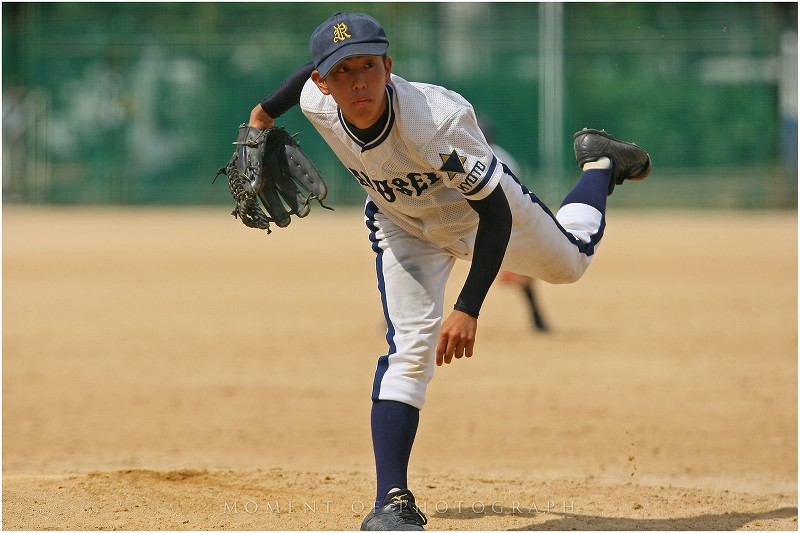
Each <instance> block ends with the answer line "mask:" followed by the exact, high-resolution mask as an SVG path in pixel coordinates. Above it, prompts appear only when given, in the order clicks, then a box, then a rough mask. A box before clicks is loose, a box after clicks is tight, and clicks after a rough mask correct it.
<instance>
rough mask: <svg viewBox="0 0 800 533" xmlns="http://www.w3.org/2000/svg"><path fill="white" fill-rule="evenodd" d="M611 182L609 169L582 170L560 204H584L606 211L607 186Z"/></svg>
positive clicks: (602, 211)
mask: <svg viewBox="0 0 800 533" xmlns="http://www.w3.org/2000/svg"><path fill="white" fill-rule="evenodd" d="M610 183H611V169H610V168H609V169H604V168H593V169H590V170H584V171H583V173H582V174H581V177H580V179H579V180H578V183H577V184H576V185H575V188H574V189H572V190H571V191H570V192H569V193H568V194H567V196H566V197H565V198H564V201H563V202H561V206H562V207H563V206H565V205H567V204H586V205H590V206H592V207H594V208H595V209H597V210H598V211H600V212H601V213H604V214H605V212H606V200H607V199H608V186H609V184H610Z"/></svg>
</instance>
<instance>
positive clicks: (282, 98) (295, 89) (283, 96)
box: [261, 62, 314, 119]
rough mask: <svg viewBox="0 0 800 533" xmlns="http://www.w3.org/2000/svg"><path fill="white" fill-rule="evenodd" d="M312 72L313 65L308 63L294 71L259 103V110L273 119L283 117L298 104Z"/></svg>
mask: <svg viewBox="0 0 800 533" xmlns="http://www.w3.org/2000/svg"><path fill="white" fill-rule="evenodd" d="M312 72H314V63H313V62H309V63H306V64H305V65H303V66H302V67H300V68H298V69H297V70H295V71H294V72H293V73H292V74H291V75H290V76H289V77H288V78H286V81H284V82H283V83H281V86H280V87H278V89H277V90H276V91H275V92H274V93H272V94H271V95H269V96H267V97H266V98H264V99H263V100H262V101H261V108H262V109H263V110H264V111H266V113H267V114H268V115H269V116H270V117H272V118H273V119H276V118H278V117H279V116H281V115H283V114H284V113H286V112H287V111H289V110H290V109H291V108H293V107H294V106H296V105H297V104H299V103H300V93H302V92H303V85H305V84H306V81H308V78H310V77H311V73H312Z"/></svg>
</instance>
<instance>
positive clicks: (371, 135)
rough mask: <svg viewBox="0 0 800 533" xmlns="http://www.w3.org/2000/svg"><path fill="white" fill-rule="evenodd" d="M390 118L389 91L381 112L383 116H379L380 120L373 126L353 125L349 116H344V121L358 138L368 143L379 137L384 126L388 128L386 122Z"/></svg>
mask: <svg viewBox="0 0 800 533" xmlns="http://www.w3.org/2000/svg"><path fill="white" fill-rule="evenodd" d="M388 120H389V95H388V93H387V94H386V100H385V105H384V106H383V113H381V116H380V117H378V120H376V121H375V123H374V124H373V125H372V126H370V127H368V128H364V129H362V128H359V127H357V126H355V125H353V123H351V122H350V121H349V120H347V117H344V121H345V122H346V123H347V127H348V128H350V131H351V132H353V135H355V136H356V137H358V140H359V141H361V142H363V143H365V144H368V143H370V142H372V141H374V140H375V139H377V138H378V136H379V135H380V134H381V132H382V131H383V130H384V128H386V122H387V121H388Z"/></svg>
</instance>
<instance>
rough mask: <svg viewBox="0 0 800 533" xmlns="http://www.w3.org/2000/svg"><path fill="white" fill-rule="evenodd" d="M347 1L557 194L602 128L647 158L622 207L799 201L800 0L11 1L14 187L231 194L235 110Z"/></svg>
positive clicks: (198, 198)
mask: <svg viewBox="0 0 800 533" xmlns="http://www.w3.org/2000/svg"><path fill="white" fill-rule="evenodd" d="M334 10H336V11H363V12H368V13H370V14H372V15H373V16H375V17H376V18H378V19H379V20H380V21H381V22H382V23H383V24H384V26H385V27H386V31H387V34H388V35H389V39H390V42H391V45H390V47H389V53H390V55H391V56H392V58H393V60H394V68H393V70H394V72H395V74H397V75H400V76H402V77H404V78H406V79H409V80H412V81H424V82H428V83H435V84H439V85H444V86H446V87H448V88H450V89H452V90H455V91H457V92H459V93H461V94H463V95H464V96H465V97H466V98H467V99H468V100H470V101H471V102H472V103H473V105H474V106H475V109H476V111H477V113H478V115H479V117H482V118H484V119H486V120H489V121H491V123H492V125H493V127H494V130H495V135H496V140H497V142H498V143H499V144H500V145H501V146H503V147H504V148H505V149H506V150H508V151H509V152H511V153H512V154H513V155H514V157H515V158H516V159H517V161H518V162H519V165H520V167H521V168H520V169H519V171H518V174H519V175H520V176H521V178H522V179H523V181H525V182H527V183H528V184H529V185H530V186H531V188H532V189H533V190H534V191H536V192H537V193H539V195H540V196H542V197H543V198H544V199H545V200H547V201H548V202H557V201H558V200H559V199H560V196H561V195H562V194H563V193H564V192H565V191H566V190H567V189H568V188H569V187H570V186H571V185H572V183H573V182H574V180H575V177H576V174H577V167H575V163H574V160H573V159H572V133H574V132H575V131H577V130H578V129H580V128H582V127H584V126H588V127H595V128H606V129H607V130H609V131H610V132H612V133H613V134H615V135H617V136H619V137H621V138H624V139H628V140H633V141H635V142H637V143H639V144H641V145H642V146H644V147H645V148H647V150H648V151H649V152H650V154H651V156H652V158H653V162H654V168H655V170H654V172H653V176H652V178H651V179H650V180H649V181H648V184H647V186H646V187H644V186H642V187H622V188H620V189H619V192H615V202H617V203H618V204H621V205H639V206H667V207H676V206H690V207H735V208H738V207H754V208H769V207H789V208H796V205H797V4H796V3H708V4H703V3H642V4H634V3H613V4H599V3H563V4H562V3H546V4H536V3H368V4H367V3H342V4H330V3H3V199H4V202H53V203H115V204H138V203H197V204H203V203H206V204H207V203H219V202H228V201H230V198H229V196H228V191H227V187H226V185H225V184H224V183H222V182H221V180H218V182H217V183H216V184H215V185H212V184H211V180H212V178H213V177H214V174H215V173H216V170H217V169H218V168H219V167H220V166H222V165H223V164H224V162H225V161H227V159H228V158H229V156H230V154H231V153H232V151H233V150H232V146H231V144H230V143H231V142H232V141H233V140H234V138H235V136H236V130H237V127H238V125H239V123H241V122H243V121H246V119H247V117H248V116H249V112H250V110H251V109H252V108H253V106H254V105H255V104H256V103H257V102H258V101H259V100H260V99H261V98H263V97H264V96H266V95H268V94H269V93H270V92H271V91H272V90H273V89H275V88H276V87H277V86H278V84H279V83H280V82H281V81H282V80H283V79H284V78H285V77H286V76H287V75H288V74H289V73H291V72H292V71H293V70H294V69H295V68H296V67H298V66H300V65H301V64H303V63H305V62H307V61H308V60H309V52H308V38H309V36H310V34H311V32H312V31H313V29H314V28H315V27H316V26H317V25H318V24H319V23H320V22H322V21H323V20H325V19H326V18H327V17H329V16H330V15H331V14H332V12H333V11H334ZM279 123H280V124H282V125H284V126H286V127H287V129H290V130H292V131H298V132H300V137H299V139H300V141H301V143H302V145H303V147H304V149H305V150H306V151H307V152H308V153H309V154H310V155H311V157H312V158H313V159H314V160H315V162H317V164H318V166H319V167H320V169H321V170H322V171H323V173H324V174H325V176H326V179H327V180H328V182H329V184H330V185H331V189H332V190H331V201H330V203H331V204H333V205H345V204H353V205H356V204H360V203H361V202H362V201H363V197H364V193H363V192H362V191H361V189H360V188H359V186H358V185H357V184H356V183H355V182H354V180H353V179H352V177H351V176H350V175H349V173H347V172H346V171H345V170H344V169H343V168H342V167H341V165H340V164H339V163H338V162H337V161H336V160H335V158H334V156H333V154H332V152H331V151H330V150H329V149H328V148H327V147H326V146H325V145H324V143H323V142H322V141H321V139H320V138H319V136H318V135H317V134H316V132H315V131H314V130H313V128H312V127H311V126H310V124H309V123H308V122H307V121H306V120H305V119H304V118H303V117H302V114H301V113H300V111H299V109H293V110H291V111H290V112H289V113H287V114H286V116H285V117H282V118H281V120H280V121H279Z"/></svg>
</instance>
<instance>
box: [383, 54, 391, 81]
mask: <svg viewBox="0 0 800 533" xmlns="http://www.w3.org/2000/svg"><path fill="white" fill-rule="evenodd" d="M383 66H384V68H385V69H386V83H389V82H390V81H391V79H392V58H391V56H386V61H384V62H383Z"/></svg>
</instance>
